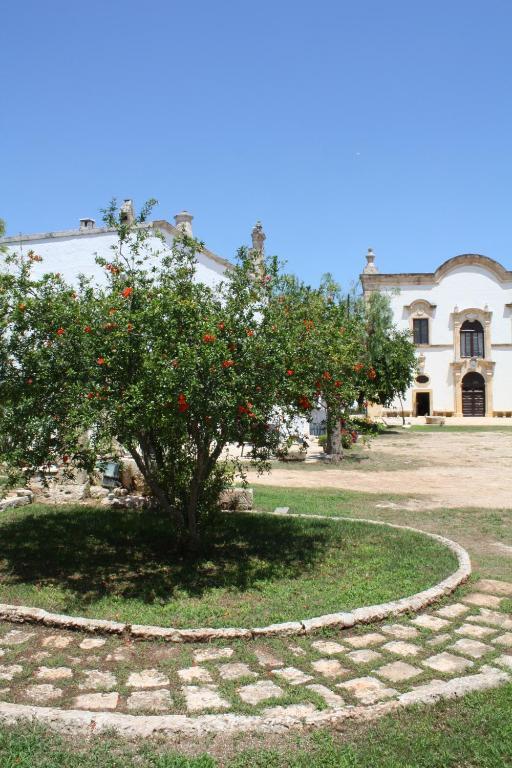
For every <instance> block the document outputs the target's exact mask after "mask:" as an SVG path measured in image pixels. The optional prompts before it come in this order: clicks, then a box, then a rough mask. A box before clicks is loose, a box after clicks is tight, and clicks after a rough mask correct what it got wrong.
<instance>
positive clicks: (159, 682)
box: [126, 669, 169, 688]
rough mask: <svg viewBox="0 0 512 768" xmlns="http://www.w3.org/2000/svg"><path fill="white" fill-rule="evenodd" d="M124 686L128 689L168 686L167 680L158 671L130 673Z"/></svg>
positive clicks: (145, 670)
mask: <svg viewBox="0 0 512 768" xmlns="http://www.w3.org/2000/svg"><path fill="white" fill-rule="evenodd" d="M126 684H127V686H128V687H129V688H161V687H162V686H164V685H169V678H167V677H166V676H165V675H163V674H162V673H161V672H159V671H158V669H143V670H141V671H140V672H132V673H131V675H130V676H129V678H128V682H127V683H126Z"/></svg>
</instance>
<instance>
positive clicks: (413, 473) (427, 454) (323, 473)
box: [250, 430, 512, 509]
mask: <svg viewBox="0 0 512 768" xmlns="http://www.w3.org/2000/svg"><path fill="white" fill-rule="evenodd" d="M318 456H320V454H319V452H318V447H317V445H316V441H315V442H313V444H312V445H311V448H310V451H309V457H308V461H307V462H306V463H304V464H293V465H291V464H283V465H282V466H281V465H278V466H276V467H274V468H273V469H272V471H271V472H270V473H269V474H265V475H261V476H257V475H256V473H253V472H251V473H250V482H251V484H252V485H258V484H263V485H279V486H284V487H286V486H292V487H295V488H343V489H347V490H354V491H366V492H369V493H372V492H374V493H393V494H394V493H396V494H409V495H410V494H413V495H414V496H417V497H418V499H417V501H416V500H415V499H412V500H408V501H407V507H409V508H414V507H415V505H418V506H421V507H422V508H423V509H425V508H430V509H435V508H437V507H445V508H446V507H464V506H478V507H486V508H492V509H500V508H510V507H512V430H511V431H510V434H509V433H507V432H472V431H468V432H444V433H443V432H400V431H398V430H396V431H395V430H394V431H393V432H391V433H389V434H386V435H383V436H381V437H379V438H376V439H374V440H373V441H372V443H371V446H370V448H369V449H365V448H358V449H357V453H353V452H348V453H347V459H346V461H345V462H344V466H343V467H342V468H337V467H333V466H332V465H331V466H329V465H327V464H324V463H323V462H322V461H321V460H319V461H316V462H315V458H316V457H318ZM315 470H316V471H315Z"/></svg>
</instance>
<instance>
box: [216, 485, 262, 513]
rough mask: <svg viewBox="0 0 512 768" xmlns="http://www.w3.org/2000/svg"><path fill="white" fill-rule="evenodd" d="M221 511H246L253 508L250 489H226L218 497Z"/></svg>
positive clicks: (252, 494) (252, 497) (252, 496)
mask: <svg viewBox="0 0 512 768" xmlns="http://www.w3.org/2000/svg"><path fill="white" fill-rule="evenodd" d="M219 504H220V507H221V509H233V510H246V509H252V508H253V506H254V493H253V490H252V488H227V489H226V490H224V491H221V493H220V495H219Z"/></svg>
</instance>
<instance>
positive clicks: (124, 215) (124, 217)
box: [119, 199, 135, 224]
mask: <svg viewBox="0 0 512 768" xmlns="http://www.w3.org/2000/svg"><path fill="white" fill-rule="evenodd" d="M119 215H120V218H121V222H122V223H123V224H133V222H134V221H135V210H134V208H133V200H129V199H126V200H123V204H122V206H121V209H120V211H119Z"/></svg>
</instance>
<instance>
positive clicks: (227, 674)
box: [178, 662, 257, 680]
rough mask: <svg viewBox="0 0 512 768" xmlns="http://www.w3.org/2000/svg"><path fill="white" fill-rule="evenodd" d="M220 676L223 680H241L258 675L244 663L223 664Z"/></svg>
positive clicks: (220, 667) (220, 668)
mask: <svg viewBox="0 0 512 768" xmlns="http://www.w3.org/2000/svg"><path fill="white" fill-rule="evenodd" d="M178 674H179V673H178ZM219 675H220V676H221V678H222V679H223V680H240V678H242V677H256V676H257V675H256V673H255V672H253V671H252V669H250V668H249V666H248V664H243V663H242V662H235V663H232V664H221V665H220V666H219Z"/></svg>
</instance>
